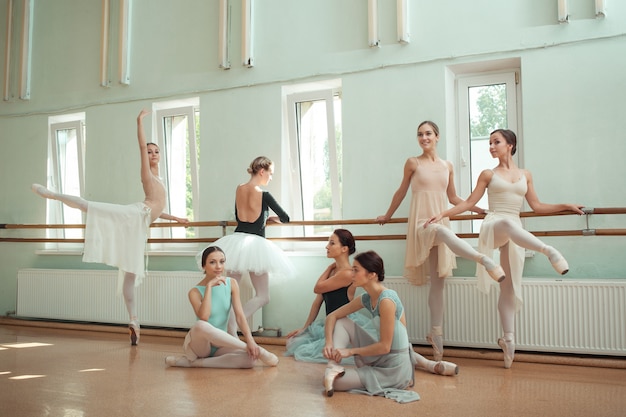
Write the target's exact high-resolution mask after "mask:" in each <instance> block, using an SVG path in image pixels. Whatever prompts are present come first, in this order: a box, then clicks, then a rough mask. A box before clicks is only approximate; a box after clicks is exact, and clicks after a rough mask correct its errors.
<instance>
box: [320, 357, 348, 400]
mask: <svg viewBox="0 0 626 417" xmlns="http://www.w3.org/2000/svg"><path fill="white" fill-rule="evenodd" d="M345 373H346V370H345V369H344V367H343V366H339V365H332V366H329V367H328V368H326V371H325V372H324V390H325V391H326V396H327V397H332V396H333V394H334V393H335V389H334V388H333V384H334V383H335V379H337V378H340V377H342V376H344V375H345Z"/></svg>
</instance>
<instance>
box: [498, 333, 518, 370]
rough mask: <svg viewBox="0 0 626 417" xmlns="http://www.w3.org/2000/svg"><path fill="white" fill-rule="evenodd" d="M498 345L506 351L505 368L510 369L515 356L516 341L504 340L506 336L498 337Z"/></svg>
mask: <svg viewBox="0 0 626 417" xmlns="http://www.w3.org/2000/svg"><path fill="white" fill-rule="evenodd" d="M498 346H500V348H502V352H504V368H505V369H509V368H510V367H511V365H513V359H514V358H515V341H513V340H504V338H502V337H501V338H499V339H498Z"/></svg>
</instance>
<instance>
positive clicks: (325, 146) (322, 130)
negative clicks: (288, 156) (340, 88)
mask: <svg viewBox="0 0 626 417" xmlns="http://www.w3.org/2000/svg"><path fill="white" fill-rule="evenodd" d="M334 101H335V105H334V106H333V109H334V119H335V126H334V127H333V129H332V130H331V131H334V132H335V137H334V138H329V126H328V123H329V121H328V113H327V112H328V109H327V106H328V104H327V101H326V100H314V101H303V102H299V103H297V104H296V107H297V108H296V113H297V117H298V139H299V140H298V147H299V155H300V181H301V189H302V211H303V213H302V215H303V218H304V219H313V220H329V219H333V218H338V216H339V213H337V211H339V207H337V206H339V204H336V203H335V204H333V196H334V197H335V198H336V199H337V201H339V200H338V198H339V196H340V195H341V178H340V175H338V173H340V172H341V169H340V168H341V127H340V126H341V124H340V121H341V105H340V99H339V98H336V99H335V100H334ZM329 139H332V140H329ZM330 146H334V147H335V149H334V150H333V152H330ZM333 164H334V166H333ZM333 176H335V177H338V178H336V179H335V180H334V181H333ZM333 183H335V184H333ZM337 183H338V184H337ZM307 229H309V230H308V233H311V230H310V228H307ZM331 231H332V226H315V227H313V230H312V233H313V234H315V235H320V234H325V235H327V234H328V233H330V232H331Z"/></svg>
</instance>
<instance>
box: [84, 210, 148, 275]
mask: <svg viewBox="0 0 626 417" xmlns="http://www.w3.org/2000/svg"><path fill="white" fill-rule="evenodd" d="M88 204H89V205H88V208H87V221H86V225H85V248H84V253H83V262H97V263H103V264H106V265H109V266H114V267H117V268H118V269H119V270H120V275H121V274H122V273H123V272H130V273H133V274H135V275H136V279H135V285H136V286H137V285H139V284H140V283H141V281H142V279H143V277H144V275H145V259H144V256H145V251H146V242H147V239H148V232H149V228H150V222H151V217H150V212H151V211H150V208H149V207H148V206H146V205H145V204H144V203H135V204H128V205H120V204H109V203H100V202H92V201H90V202H89V203H88Z"/></svg>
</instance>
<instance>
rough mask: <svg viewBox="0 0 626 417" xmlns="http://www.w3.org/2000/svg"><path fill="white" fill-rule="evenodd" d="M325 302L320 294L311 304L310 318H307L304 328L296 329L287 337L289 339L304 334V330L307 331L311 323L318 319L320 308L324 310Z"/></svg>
mask: <svg viewBox="0 0 626 417" xmlns="http://www.w3.org/2000/svg"><path fill="white" fill-rule="evenodd" d="M323 302H324V297H322V296H321V295H319V294H316V295H315V299H314V300H313V304H311V309H310V310H309V316H308V317H307V318H306V322H305V323H304V326H302V327H301V328H300V329H296V330H293V331H291V332H289V334H288V335H287V338H290V337H294V336H297V335H299V334H301V333H302V332H304V330H306V328H307V327H309V326H310V325H311V323H313V321H314V320H315V319H316V318H317V315H318V314H319V312H320V308H322V303H323Z"/></svg>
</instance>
